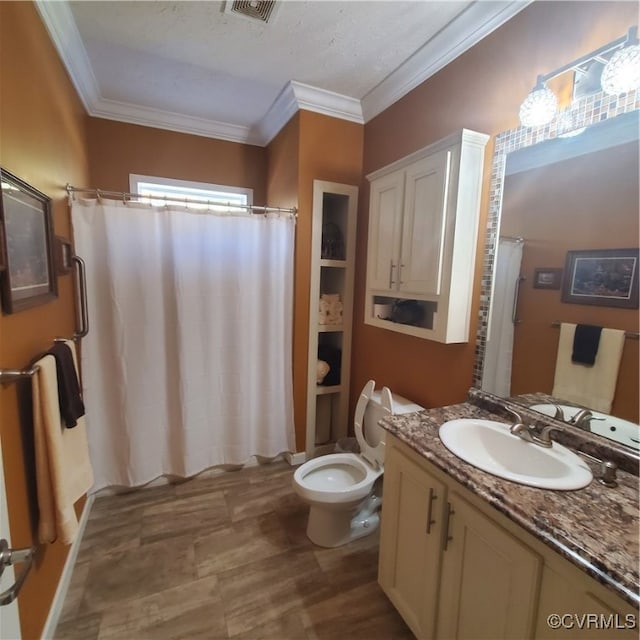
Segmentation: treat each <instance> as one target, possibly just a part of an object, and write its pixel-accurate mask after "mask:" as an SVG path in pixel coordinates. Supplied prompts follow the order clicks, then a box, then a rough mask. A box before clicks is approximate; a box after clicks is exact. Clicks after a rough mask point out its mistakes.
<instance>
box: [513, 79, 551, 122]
mask: <svg viewBox="0 0 640 640" xmlns="http://www.w3.org/2000/svg"><path fill="white" fill-rule="evenodd" d="M557 110H558V98H556V94H555V93H553V91H551V89H549V87H547V85H546V84H545V80H544V77H543V76H538V82H537V83H536V86H535V87H534V88H533V89H532V90H531V93H530V94H529V95H528V96H527V97H526V98H525V99H524V102H523V103H522V104H521V105H520V122H521V123H522V124H523V125H524V126H525V127H541V126H543V125H545V124H549V123H550V122H551V121H552V120H553V118H554V116H555V115H556V111H557Z"/></svg>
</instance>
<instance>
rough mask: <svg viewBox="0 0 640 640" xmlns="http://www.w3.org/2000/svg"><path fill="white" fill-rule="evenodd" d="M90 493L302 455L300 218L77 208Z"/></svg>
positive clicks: (84, 204) (108, 204)
mask: <svg viewBox="0 0 640 640" xmlns="http://www.w3.org/2000/svg"><path fill="white" fill-rule="evenodd" d="M72 222H73V233H74V239H75V248H76V252H77V253H78V255H80V256H81V257H83V258H84V260H85V262H86V268H87V288H88V309H89V321H90V332H89V335H88V336H87V337H86V338H85V339H84V341H83V342H82V368H83V385H84V394H85V398H84V399H85V405H86V407H87V430H88V435H89V449H90V454H91V459H92V463H93V467H94V475H95V485H94V487H93V490H94V491H96V490H98V489H100V488H103V487H105V486H110V485H124V486H136V485H140V484H143V483H146V482H149V481H151V480H153V479H154V478H156V477H158V476H160V475H178V476H190V475H193V474H196V473H198V472H200V471H202V470H204V469H207V468H209V467H212V466H215V465H221V464H242V463H245V462H247V461H248V460H249V459H250V458H251V456H254V455H259V456H265V457H273V456H275V455H277V454H280V453H282V452H285V451H291V450H294V431H293V394H292V373H291V350H292V347H291V345H292V304H293V303H292V300H293V284H292V280H293V246H294V239H293V238H294V226H295V221H294V220H293V219H291V218H290V217H287V218H285V217H281V216H271V215H270V216H268V217H265V216H257V215H251V214H240V215H236V214H228V213H224V214H213V213H211V212H197V211H194V210H187V209H183V208H174V207H150V206H143V205H137V204H126V205H125V204H123V203H121V202H118V201H102V202H96V201H84V200H77V201H75V202H74V203H73V206H72Z"/></svg>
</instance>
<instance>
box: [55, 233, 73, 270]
mask: <svg viewBox="0 0 640 640" xmlns="http://www.w3.org/2000/svg"><path fill="white" fill-rule="evenodd" d="M54 244H55V260H54V261H55V264H56V274H57V275H59V276H63V275H66V274H67V273H71V269H73V248H72V247H71V242H69V240H67V239H66V238H62V237H60V236H56V237H55V243H54Z"/></svg>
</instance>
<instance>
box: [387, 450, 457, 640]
mask: <svg viewBox="0 0 640 640" xmlns="http://www.w3.org/2000/svg"><path fill="white" fill-rule="evenodd" d="M387 451H388V455H387V460H386V462H385V472H384V473H385V475H384V498H383V509H382V529H381V534H380V536H381V537H380V564H379V582H380V585H381V586H382V588H383V590H384V591H385V593H386V594H387V596H388V597H389V599H390V600H391V601H392V602H393V604H394V605H395V606H396V608H397V609H398V611H399V612H400V613H401V615H402V617H403V618H404V620H405V621H406V623H407V624H408V625H409V627H411V630H412V631H413V632H414V633H415V634H416V636H418V638H432V637H433V631H434V628H435V612H436V607H437V590H438V578H439V571H440V555H441V554H440V547H441V544H440V542H441V531H442V511H443V509H442V507H443V502H444V499H445V488H444V485H443V484H442V483H441V482H439V481H438V480H435V479H434V478H432V477H431V476H430V475H428V474H427V473H426V472H425V471H424V470H422V469H420V467H418V466H417V465H416V464H414V463H413V462H412V461H411V460H409V459H407V458H406V457H405V456H403V455H402V454H401V453H399V452H398V451H397V450H396V449H390V450H387Z"/></svg>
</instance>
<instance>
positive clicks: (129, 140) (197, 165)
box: [78, 118, 267, 204]
mask: <svg viewBox="0 0 640 640" xmlns="http://www.w3.org/2000/svg"><path fill="white" fill-rule="evenodd" d="M88 137H89V158H90V165H91V173H90V177H89V180H90V183H89V184H86V185H78V186H87V187H98V188H100V189H110V190H113V191H129V174H130V173H136V174H140V175H145V176H160V177H162V178H175V179H177V180H193V181H196V182H209V183H213V184H222V185H228V186H234V187H249V188H251V189H253V201H254V203H255V204H264V203H265V195H266V182H265V176H266V165H267V160H266V158H267V154H266V151H265V149H264V148H262V147H256V146H254V145H247V144H239V143H237V142H227V141H225V140H214V139H212V138H203V137H200V136H193V135H189V134H186V133H176V132H174V131H165V130H163V129H154V128H152V127H142V126H139V125H135V124H127V123H124V122H115V121H113V120H104V119H102V118H89V119H88Z"/></svg>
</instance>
